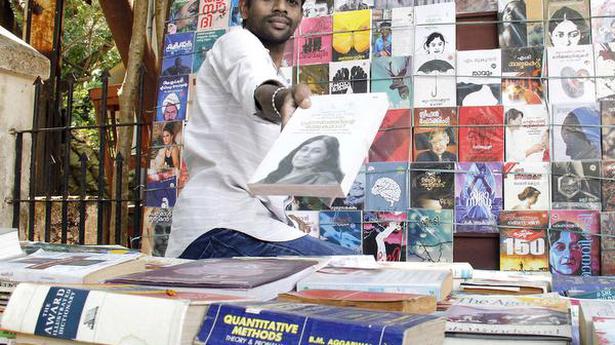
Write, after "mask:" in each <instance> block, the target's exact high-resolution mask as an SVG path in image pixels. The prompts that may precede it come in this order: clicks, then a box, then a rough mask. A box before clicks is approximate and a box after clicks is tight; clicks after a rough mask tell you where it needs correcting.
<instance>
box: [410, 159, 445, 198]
mask: <svg viewBox="0 0 615 345" xmlns="http://www.w3.org/2000/svg"><path fill="white" fill-rule="evenodd" d="M409 183H410V201H411V207H412V208H419V209H431V210H441V209H451V210H452V209H453V208H454V205H455V163H452V162H450V163H437V162H433V163H432V162H416V163H411V164H410V182H409Z"/></svg>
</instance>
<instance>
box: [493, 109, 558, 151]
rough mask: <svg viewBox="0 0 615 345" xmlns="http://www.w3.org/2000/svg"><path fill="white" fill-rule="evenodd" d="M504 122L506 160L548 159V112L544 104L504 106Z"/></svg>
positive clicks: (549, 146)
mask: <svg viewBox="0 0 615 345" xmlns="http://www.w3.org/2000/svg"><path fill="white" fill-rule="evenodd" d="M504 124H505V126H506V131H505V137H504V141H505V143H506V152H505V153H506V160H507V161H510V162H548V161H549V160H550V157H551V155H550V148H551V145H550V143H549V113H548V112H547V108H546V107H545V106H544V105H542V104H535V105H517V106H506V107H504Z"/></svg>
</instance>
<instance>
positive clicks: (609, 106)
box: [600, 101, 615, 160]
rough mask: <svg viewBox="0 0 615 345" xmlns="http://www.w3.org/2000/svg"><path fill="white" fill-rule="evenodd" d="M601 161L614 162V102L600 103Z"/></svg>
mask: <svg viewBox="0 0 615 345" xmlns="http://www.w3.org/2000/svg"><path fill="white" fill-rule="evenodd" d="M600 117H601V118H602V127H601V128H602V159H603V160H615V101H601V102H600Z"/></svg>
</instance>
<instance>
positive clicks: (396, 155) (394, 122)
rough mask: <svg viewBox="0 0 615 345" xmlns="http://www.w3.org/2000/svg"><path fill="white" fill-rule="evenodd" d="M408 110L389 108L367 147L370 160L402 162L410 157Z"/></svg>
mask: <svg viewBox="0 0 615 345" xmlns="http://www.w3.org/2000/svg"><path fill="white" fill-rule="evenodd" d="M410 121H411V120H410V110H408V109H396V110H389V111H387V114H386V115H385V117H384V120H383V121H382V124H381V125H380V129H379V130H378V133H376V138H375V139H374V142H373V143H372V146H371V147H370V149H369V156H368V160H369V161H370V162H403V161H408V160H409V158H410V142H411V133H412V131H411V126H410Z"/></svg>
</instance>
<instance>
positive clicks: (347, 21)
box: [332, 9, 372, 61]
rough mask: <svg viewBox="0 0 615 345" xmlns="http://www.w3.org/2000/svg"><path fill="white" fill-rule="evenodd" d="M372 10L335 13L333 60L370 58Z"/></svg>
mask: <svg viewBox="0 0 615 345" xmlns="http://www.w3.org/2000/svg"><path fill="white" fill-rule="evenodd" d="M371 20H372V13H371V11H370V10H366V9H362V10H359V11H348V12H336V13H334V14H333V41H332V46H333V61H348V60H362V59H368V58H369V56H370V46H371V36H372V35H371V27H372V25H371Z"/></svg>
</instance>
